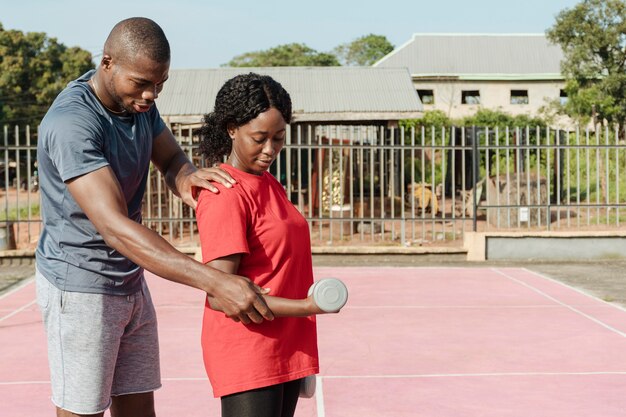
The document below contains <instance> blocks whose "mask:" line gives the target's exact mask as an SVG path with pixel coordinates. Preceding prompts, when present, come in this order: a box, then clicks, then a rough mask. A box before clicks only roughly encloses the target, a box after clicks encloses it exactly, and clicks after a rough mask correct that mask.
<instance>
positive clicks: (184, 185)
mask: <svg viewBox="0 0 626 417" xmlns="http://www.w3.org/2000/svg"><path fill="white" fill-rule="evenodd" d="M182 175H183V176H182V179H181V181H180V187H179V188H178V190H179V192H180V198H182V199H183V201H184V202H185V204H187V205H188V206H190V207H192V208H194V209H195V208H196V206H197V205H198V201H197V199H198V194H200V189H201V188H206V189H207V190H209V191H211V192H213V193H218V192H219V190H218V189H217V187H216V186H215V185H213V184H211V182H217V183H220V184H222V185H223V186H224V187H228V188H230V187H232V186H233V184H235V183H236V181H235V180H234V179H233V177H231V176H230V174H229V173H228V172H226V171H224V170H223V169H221V168H218V167H214V168H200V169H196V170H194V171H191V172H189V173H183V174H182Z"/></svg>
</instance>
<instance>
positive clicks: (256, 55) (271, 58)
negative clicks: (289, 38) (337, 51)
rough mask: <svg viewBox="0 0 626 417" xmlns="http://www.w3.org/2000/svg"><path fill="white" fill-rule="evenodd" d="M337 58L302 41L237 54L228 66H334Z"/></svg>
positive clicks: (336, 64)
mask: <svg viewBox="0 0 626 417" xmlns="http://www.w3.org/2000/svg"><path fill="white" fill-rule="evenodd" d="M338 65H339V62H338V61H337V58H336V57H335V56H334V55H332V54H328V53H324V52H317V51H316V50H315V49H312V48H309V47H308V46H306V45H305V44H302V43H289V44H286V45H279V46H276V47H274V48H270V49H267V50H265V51H256V52H247V53H245V54H241V55H237V56H236V57H234V58H233V59H232V60H231V61H230V62H229V63H228V64H226V66H228V67H333V66H338Z"/></svg>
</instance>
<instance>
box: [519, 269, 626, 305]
mask: <svg viewBox="0 0 626 417" xmlns="http://www.w3.org/2000/svg"><path fill="white" fill-rule="evenodd" d="M522 269H523V270H524V271H526V272H529V273H531V274H533V275H536V276H538V277H539V278H543V279H545V280H548V281H551V282H553V283H555V284H559V285H560V286H562V287H565V288H567V289H570V290H574V291H576V292H577V293H579V294H582V295H584V296H586V297H589V298H591V299H592V300H595V301H599V302H601V303H602V304H606V305H609V306H611V307H615V308H617V309H619V310H622V311H624V312H626V308H624V307H623V306H621V305H618V304H613V303H609V302H608V301H605V300H603V299H601V298H598V297H596V296H594V295H593V294H589V293H587V292H585V291H583V290H581V289H580V288H576V287H572V286H571V285H568V284H566V283H564V282H561V281H558V280H556V279H554V278H551V277H549V276H547V275H543V274H540V273H539V272H535V271H531V270H530V269H526V268H522Z"/></svg>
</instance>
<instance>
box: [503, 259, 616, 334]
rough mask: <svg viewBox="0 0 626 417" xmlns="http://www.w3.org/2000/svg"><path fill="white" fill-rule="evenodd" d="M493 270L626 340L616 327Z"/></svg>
mask: <svg viewBox="0 0 626 417" xmlns="http://www.w3.org/2000/svg"><path fill="white" fill-rule="evenodd" d="M492 270H493V271H494V272H496V273H498V274H500V275H502V276H504V277H506V278H508V279H510V280H511V281H514V282H517V283H518V284H520V285H523V286H524V287H526V288H529V289H531V290H532V291H534V292H536V293H537V294H540V295H542V296H543V297H545V298H547V299H549V300H552V301H554V302H555V303H557V304H559V305H561V306H563V307H565V308H567V309H569V310H571V311H573V312H574V313H576V314H579V315H581V316H583V317H585V318H586V319H588V320H591V321H592V322H594V323H596V324H599V325H600V326H602V327H604V328H605V329H607V330H610V331H612V332H614V333H616V334H618V335H620V336H622V337H624V338H626V333H624V332H622V331H621V330H618V329H616V328H615V327H613V326H611V325H609V324H606V323H605V322H603V321H602V320H599V319H597V318H595V317H593V316H590V315H589V314H587V313H583V312H582V311H580V310H578V309H577V308H574V307H572V306H570V305H568V304H565V303H564V302H562V301H560V300H557V299H556V298H554V297H552V296H551V295H548V294H546V293H545V292H543V291H541V290H540V289H538V288H535V287H533V286H532V285H530V284H527V283H525V282H524V281H521V280H519V279H517V278H514V277H512V276H510V275H508V274H505V273H504V272H502V271H500V270H498V269H495V268H494V269H492Z"/></svg>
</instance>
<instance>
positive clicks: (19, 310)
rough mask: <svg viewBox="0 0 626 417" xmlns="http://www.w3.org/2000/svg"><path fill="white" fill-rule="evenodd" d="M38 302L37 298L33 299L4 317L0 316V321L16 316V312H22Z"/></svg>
mask: <svg viewBox="0 0 626 417" xmlns="http://www.w3.org/2000/svg"><path fill="white" fill-rule="evenodd" d="M36 302H37V300H32V301H31V302H30V303H28V304H24V305H23V306H21V307H20V308H18V309H17V310H15V311H13V312H11V313H9V314H7V315H6V316H4V317H0V323H2V322H3V321H4V320H6V319H10V318H11V317H13V316H15V315H16V314H18V313H20V312H21V311H24V310H26V309H27V308H28V307H30V306H32V305H33V304H35V303H36Z"/></svg>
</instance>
